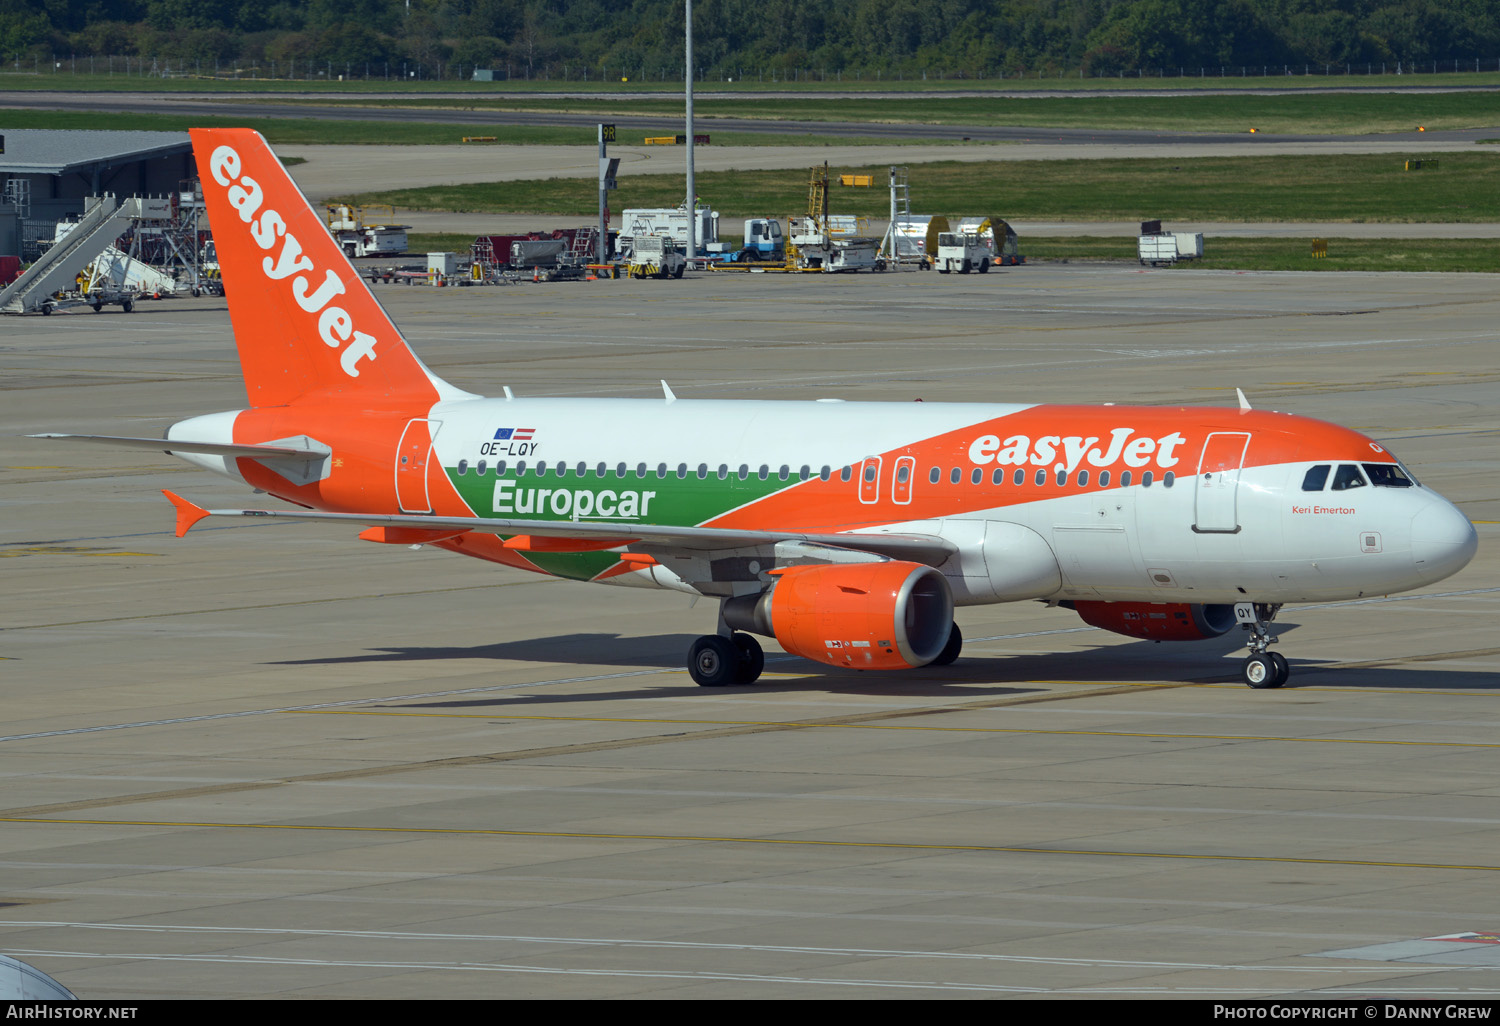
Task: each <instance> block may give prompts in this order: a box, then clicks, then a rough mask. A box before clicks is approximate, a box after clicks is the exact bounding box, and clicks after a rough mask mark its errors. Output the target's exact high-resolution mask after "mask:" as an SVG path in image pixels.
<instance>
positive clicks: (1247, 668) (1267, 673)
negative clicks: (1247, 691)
mask: <svg viewBox="0 0 1500 1026" xmlns="http://www.w3.org/2000/svg"><path fill="white" fill-rule="evenodd" d="M1244 674H1245V683H1246V684H1249V685H1250V686H1251V687H1252V688H1279V687H1281V685H1282V684H1284V683H1286V677H1284V676H1282V675H1281V673H1280V672H1279V671H1278V669H1277V666H1276V658H1275V656H1274V655H1273V654H1272V653H1269V652H1262V653H1260V654H1258V655H1253V656H1250V657H1248V658H1247V659H1246V660H1245V665H1244Z"/></svg>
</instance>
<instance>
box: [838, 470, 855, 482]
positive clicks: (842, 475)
mask: <svg viewBox="0 0 1500 1026" xmlns="http://www.w3.org/2000/svg"><path fill="white" fill-rule="evenodd" d="M853 476H854V468H853V467H844V468H843V469H842V470H840V471H839V480H840V481H848V480H849V479H850V478H852V477H853Z"/></svg>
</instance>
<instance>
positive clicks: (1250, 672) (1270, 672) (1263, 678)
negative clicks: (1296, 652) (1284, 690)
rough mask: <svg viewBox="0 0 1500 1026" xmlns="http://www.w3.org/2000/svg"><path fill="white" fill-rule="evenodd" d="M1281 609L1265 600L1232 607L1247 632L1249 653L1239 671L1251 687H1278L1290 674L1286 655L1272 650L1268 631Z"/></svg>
mask: <svg viewBox="0 0 1500 1026" xmlns="http://www.w3.org/2000/svg"><path fill="white" fill-rule="evenodd" d="M1280 610H1281V606H1280V604H1279V603H1278V604H1275V605H1271V604H1268V603H1264V602H1238V603H1236V604H1235V607H1234V614H1235V617H1236V618H1237V619H1238V620H1239V621H1240V626H1241V627H1243V628H1244V629H1245V630H1247V631H1249V632H1250V654H1249V655H1248V656H1247V657H1246V658H1245V664H1244V667H1243V669H1242V672H1243V673H1244V676H1245V683H1246V684H1248V685H1250V686H1251V687H1252V688H1279V687H1281V685H1283V684H1285V683H1286V679H1287V677H1289V676H1290V675H1291V672H1292V671H1291V667H1290V666H1288V665H1287V661H1286V656H1284V655H1282V654H1281V653H1280V652H1272V651H1271V646H1272V645H1274V644H1275V643H1276V638H1275V637H1274V636H1272V634H1271V621H1272V620H1274V619H1276V614H1277V613H1278V612H1279V611H1280Z"/></svg>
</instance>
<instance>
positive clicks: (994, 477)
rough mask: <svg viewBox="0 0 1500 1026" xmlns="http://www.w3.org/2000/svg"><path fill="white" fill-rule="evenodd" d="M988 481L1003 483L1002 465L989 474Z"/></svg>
mask: <svg viewBox="0 0 1500 1026" xmlns="http://www.w3.org/2000/svg"><path fill="white" fill-rule="evenodd" d="M990 483H991V484H997V485H1002V484H1004V483H1005V469H1004V468H1003V467H996V468H995V472H994V473H993V474H991V475H990Z"/></svg>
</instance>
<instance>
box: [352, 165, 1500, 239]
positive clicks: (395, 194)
mask: <svg viewBox="0 0 1500 1026" xmlns="http://www.w3.org/2000/svg"><path fill="white" fill-rule="evenodd" d="M1412 156H1414V157H1421V156H1426V157H1428V158H1429V159H1430V155H1424V154H1420V153H1418V154H1412ZM1404 167H1405V156H1404V155H1401V154H1394V153H1389V154H1346V155H1335V156H1286V157H1199V158H1193V159H1161V158H1151V159H1133V160H1050V161H996V162H980V163H965V162H961V161H937V162H933V163H926V164H912V165H910V172H911V177H910V180H911V196H912V209H913V210H914V211H917V212H922V213H948V214H955V213H962V214H996V215H999V216H1003V217H1008V218H1011V219H1013V220H1077V221H1114V220H1126V221H1131V220H1138V219H1147V218H1152V217H1160V218H1168V219H1172V220H1179V221H1182V220H1192V221H1353V222H1360V221H1373V222H1475V221H1478V222H1491V221H1500V154H1497V153H1493V152H1476V153H1456V154H1444V155H1442V157H1441V158H1440V160H1439V161H1438V166H1437V167H1436V168H1432V167H1430V165H1429V167H1428V169H1426V170H1422V171H1407V170H1405V169H1404ZM833 171H834V173H835V174H837V173H838V172H851V173H861V174H870V175H873V176H875V181H876V182H877V183H879V182H883V181H884V180H885V177H886V175H885V172H886V168H885V166H884V165H879V166H876V165H871V166H867V167H863V168H857V167H847V168H835V169H833ZM619 181H620V188H619V190H618V191H617V192H616V193H615V194H614V195H612V196H611V202H610V206H611V207H613V208H614V209H616V210H622V209H625V208H626V207H658V206H672V205H675V204H677V203H679V202H681V199H682V177H681V175H677V174H670V175H665V174H664V175H629V174H626V175H622V176H621V177H620V180H619ZM835 181H837V179H836V178H835ZM595 188H596V186H595V185H594V182H593V181H592V180H590V179H583V178H577V179H573V178H555V179H540V180H538V179H531V180H526V181H515V182H495V183H488V184H478V185H441V186H432V187H429V188H422V189H396V190H389V191H383V192H376V193H369V194H365V195H362V196H356V197H348V198H349V199H352V200H353V201H354V202H359V203H386V204H391V205H394V206H396V207H398V208H403V209H408V210H447V211H461V212H473V213H493V214H508V213H532V214H556V215H567V216H574V215H586V214H589V213H592V212H594V211H596V210H597V206H598V198H597V193H596V192H595ZM697 188H698V194H699V196H700V197H702V199H703V201H704V202H707V203H710V204H712V205H713V206H714V208H715V209H716V210H718V211H720V213H721V214H723V215H724V216H725V217H726V218H730V219H733V218H743V217H756V216H767V215H769V216H777V217H784V216H786V215H788V214H792V213H801V212H802V211H804V210H805V209H806V206H807V172H806V171H802V170H799V169H790V170H780V171H716V172H703V171H700V172H698V175H697ZM830 207H831V209H832V211H833V212H834V213H838V214H855V215H861V216H866V217H872V218H879V217H884V216H888V213H889V209H890V199H889V194H888V192H887V191H886V190H885V189H883V188H843V187H840V186H838V185H835V186H834V187H833V189H832V197H831V201H830Z"/></svg>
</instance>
